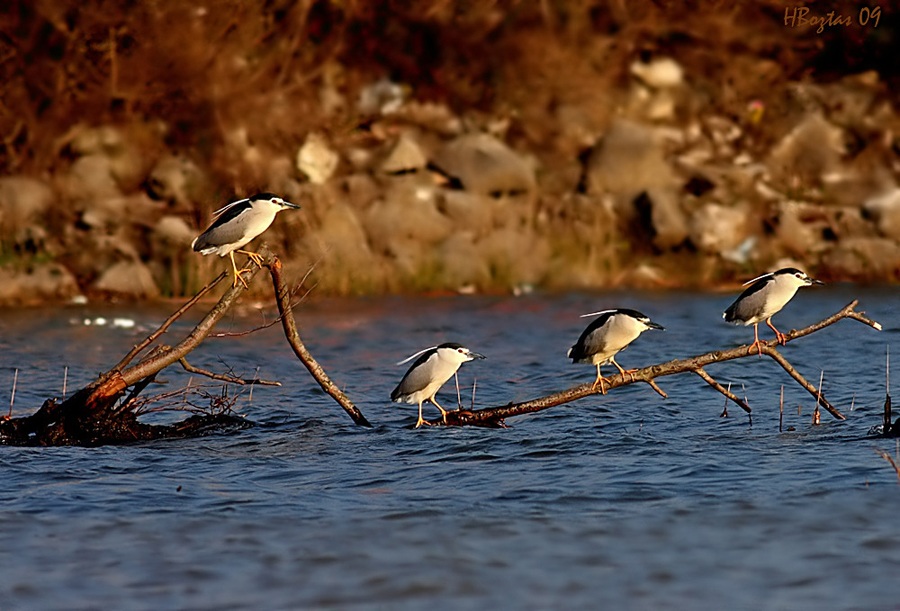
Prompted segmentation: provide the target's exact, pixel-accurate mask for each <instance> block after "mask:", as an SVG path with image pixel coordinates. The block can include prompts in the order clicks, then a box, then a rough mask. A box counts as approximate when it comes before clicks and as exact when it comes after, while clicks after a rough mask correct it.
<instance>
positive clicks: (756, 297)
mask: <svg viewBox="0 0 900 611" xmlns="http://www.w3.org/2000/svg"><path fill="white" fill-rule="evenodd" d="M770 282H774V279H773V277H772V276H771V275H769V276H766V277H763V278H761V279H760V280H757V281H756V282H754V283H753V284H752V285H751V286H749V287H747V290H745V291H744V292H743V293H741V294H740V295H739V296H738V298H737V299H735V300H734V303H732V304H731V305H730V306H728V309H727V310H725V320H726V321H728V322H742V321H749V320H751V319H752V318H753V317H754V316H756V315H757V314H759V313H760V312H762V311H763V310H764V309H765V306H766V301H767V297H766V291H764V290H763V289H764V288H765V287H766V285H767V284H769V283H770Z"/></svg>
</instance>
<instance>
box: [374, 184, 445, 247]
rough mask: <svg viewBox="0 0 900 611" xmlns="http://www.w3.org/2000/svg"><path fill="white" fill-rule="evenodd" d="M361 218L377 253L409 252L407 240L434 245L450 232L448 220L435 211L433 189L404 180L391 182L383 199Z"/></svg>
mask: <svg viewBox="0 0 900 611" xmlns="http://www.w3.org/2000/svg"><path fill="white" fill-rule="evenodd" d="M363 221H364V224H365V229H366V235H368V237H369V241H370V243H371V244H372V247H373V248H374V249H375V250H376V251H379V252H399V250H404V251H408V250H409V248H407V247H406V246H405V243H406V242H415V243H420V244H424V245H433V244H437V243H439V242H441V241H442V240H444V239H445V238H446V237H447V236H448V235H449V234H450V232H451V231H453V225H452V223H451V222H450V220H449V219H448V218H447V217H445V216H444V215H443V214H441V213H440V212H439V211H438V208H437V206H436V205H435V201H434V194H433V192H432V191H430V190H425V189H423V188H419V187H415V186H413V185H410V184H403V183H400V184H396V185H392V188H390V189H389V190H388V191H387V192H386V193H385V197H384V199H382V200H378V201H376V202H374V203H373V204H372V206H371V207H369V209H368V210H367V211H366V213H365V216H364V217H363ZM398 244H404V245H403V246H397V245H398ZM395 246H396V248H395Z"/></svg>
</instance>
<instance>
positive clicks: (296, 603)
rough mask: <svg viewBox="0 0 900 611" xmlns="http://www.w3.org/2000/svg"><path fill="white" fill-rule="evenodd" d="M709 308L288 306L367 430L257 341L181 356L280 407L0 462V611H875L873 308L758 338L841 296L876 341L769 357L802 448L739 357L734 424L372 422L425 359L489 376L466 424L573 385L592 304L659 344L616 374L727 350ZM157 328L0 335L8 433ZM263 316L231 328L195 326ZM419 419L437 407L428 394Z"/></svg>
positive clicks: (725, 330) (805, 299) (630, 405)
mask: <svg viewBox="0 0 900 611" xmlns="http://www.w3.org/2000/svg"><path fill="white" fill-rule="evenodd" d="M732 297H733V295H709V294H689V293H609V294H570V295H564V296H539V295H538V296H526V297H520V298H513V297H449V298H440V299H424V298H423V299H409V298H384V299H360V300H348V301H342V300H322V301H316V302H311V303H308V304H306V305H305V306H304V307H303V308H302V309H301V310H300V311H299V312H298V321H299V323H300V325H301V330H302V334H303V337H304V339H305V341H306V342H307V345H308V347H309V348H310V350H311V351H312V352H313V354H314V355H315V356H316V357H317V358H318V359H319V360H320V362H321V363H322V365H323V366H324V367H325V368H326V370H327V371H328V372H329V373H330V374H331V375H332V377H333V378H334V379H335V381H336V382H338V383H339V384H340V385H341V387H342V388H344V389H345V391H347V392H348V393H349V395H350V397H351V398H352V399H353V400H354V401H355V402H356V404H357V405H358V407H359V408H360V409H361V410H362V411H363V413H364V414H365V415H366V417H367V418H368V419H369V420H370V421H371V422H372V423H373V424H374V425H375V426H374V428H372V429H363V428H359V427H355V426H354V425H353V424H352V423H351V421H350V419H349V418H348V417H347V416H346V414H344V412H343V411H342V410H341V409H340V408H339V407H338V406H337V405H336V404H334V403H333V402H332V401H331V399H330V398H328V397H327V396H326V395H324V394H323V393H322V392H321V391H320V390H319V389H318V388H317V387H316V385H315V384H314V383H313V382H312V381H311V379H310V378H309V376H308V374H307V373H306V370H305V369H303V367H302V366H301V365H300V364H299V362H298V361H296V359H295V358H294V356H293V354H292V352H291V351H290V349H289V347H288V346H287V345H286V343H285V342H284V340H283V337H282V336H281V335H280V328H279V327H278V326H275V327H273V328H270V329H267V330H264V331H260V332H258V333H254V334H252V335H248V336H243V337H239V338H221V339H214V340H213V339H211V340H209V341H207V342H206V343H205V344H204V345H203V346H202V347H201V349H200V350H198V351H196V352H195V353H194V354H192V355H191V361H192V362H193V363H194V364H195V365H198V366H203V367H207V368H211V369H216V370H221V371H224V370H231V371H233V372H234V373H236V374H238V375H242V376H246V377H252V376H253V375H257V374H258V375H259V376H261V377H263V378H271V379H278V380H280V381H282V383H283V386H282V387H280V388H261V387H257V388H256V389H255V390H254V391H253V394H252V397H251V396H250V394H249V392H248V391H247V390H245V389H240V390H239V391H238V392H240V393H243V394H242V395H241V397H240V398H239V400H238V404H237V409H238V411H239V412H240V413H242V414H245V415H246V416H247V417H248V418H249V419H251V420H253V421H254V422H256V423H257V426H255V427H254V428H251V429H249V430H246V431H241V432H239V433H237V434H233V435H217V436H210V437H205V438H202V439H194V440H179V441H162V442H156V443H148V444H139V445H134V446H128V447H104V448H91V449H85V448H50V449H39V448H12V447H0V469H2V473H3V480H4V485H3V486H2V488H0V524H2V527H0V533H2V534H0V561H2V566H3V579H2V580H0V600H2V601H3V603H2V605H0V607H2V608H3V609H35V608H43V609H108V608H118V609H162V608H195V609H196V608H216V609H246V608H273V609H293V608H377V609H398V608H400V609H404V608H407V609H419V608H422V607H424V606H425V605H430V606H435V607H437V608H491V607H498V608H517V609H547V608H578V607H587V606H590V607H593V608H597V607H602V608H610V609H613V608H615V609H682V608H730V609H822V608H829V609H897V608H900V606H898V603H897V600H898V599H897V596H896V592H895V590H896V588H895V587H894V584H895V579H894V577H895V576H896V574H897V573H898V570H900V555H898V553H897V550H898V549H900V532H898V528H897V509H898V507H900V485H898V479H897V475H896V474H895V472H894V471H893V469H892V468H891V467H890V466H889V465H888V464H887V462H886V461H884V460H883V459H882V458H880V457H879V456H878V455H877V454H876V452H875V449H876V448H881V449H884V450H887V451H889V452H891V453H894V452H895V451H896V449H897V448H896V443H895V442H894V441H889V440H877V439H867V438H866V432H867V430H868V429H869V428H870V427H871V426H873V425H876V424H878V423H880V412H881V406H882V403H883V401H884V392H885V376H884V360H885V359H884V356H885V351H886V349H887V348H888V347H890V348H891V350H892V352H894V353H895V354H897V353H898V351H897V350H896V345H897V343H898V342H897V339H898V322H897V321H898V320H900V319H898V310H897V307H896V305H895V304H896V303H897V297H898V293H897V291H896V290H895V289H890V290H887V289H885V290H875V289H860V288H854V287H842V286H835V287H827V288H824V289H821V290H814V289H809V290H805V291H801V293H800V294H798V296H797V298H795V300H794V301H793V302H792V303H791V304H790V305H789V306H788V308H787V309H786V310H785V311H783V312H782V313H781V314H779V315H778V316H777V317H776V319H775V323H776V325H778V326H779V328H781V329H782V330H784V331H787V330H789V329H791V328H794V327H800V326H803V325H804V324H807V323H809V322H812V321H814V320H818V319H820V318H822V317H824V316H826V315H828V314H830V313H832V312H835V311H837V310H839V309H840V308H841V307H842V306H844V305H845V304H846V303H847V302H849V301H850V300H851V299H853V298H856V297H858V298H860V299H861V305H860V309H864V310H865V311H867V313H868V314H869V315H870V316H872V317H873V318H875V319H877V320H879V321H880V322H881V323H882V324H883V325H884V326H885V331H883V332H882V333H878V332H876V331H874V330H872V329H870V328H869V327H866V326H864V325H862V324H860V323H857V322H855V321H849V320H848V321H842V322H840V323H838V324H837V325H834V326H832V327H830V328H828V329H826V330H823V331H821V332H819V333H817V334H814V335H813V336H810V337H808V338H805V339H802V340H799V341H797V342H794V343H792V344H789V345H788V346H787V347H786V348H785V349H784V354H785V355H786V356H787V357H788V358H789V359H790V360H791V361H792V362H793V363H794V364H795V365H796V366H797V367H798V368H799V369H800V371H801V372H802V373H803V374H804V375H806V376H807V377H808V378H809V379H811V380H815V381H816V382H818V379H819V374H820V372H822V371H824V380H825V381H824V388H825V392H826V394H827V395H828V397H829V399H830V400H831V401H832V403H834V404H835V405H836V406H838V407H839V408H840V409H842V410H843V411H844V412H845V413H846V415H847V416H848V419H847V421H845V422H838V421H835V420H834V419H833V418H831V417H830V416H829V415H828V414H827V413H825V412H823V414H822V423H821V425H819V426H814V425H813V424H812V418H811V415H812V407H813V401H812V399H811V397H809V395H807V394H806V393H805V391H803V390H802V389H800V388H799V387H797V386H796V385H795V384H794V383H793V382H792V381H791V380H790V378H788V376H787V375H786V374H785V373H784V372H783V371H782V370H781V368H780V367H778V366H777V365H776V364H775V363H773V362H771V361H770V360H768V359H765V358H763V359H760V358H755V357H754V358H750V359H744V360H742V361H738V362H732V363H724V364H721V365H719V366H713V367H710V368H709V372H710V373H711V374H712V375H713V376H715V377H717V378H718V379H719V380H720V381H721V382H723V383H724V384H728V383H729V382H730V383H732V388H733V389H734V390H735V392H737V393H738V394H741V395H746V396H747V397H748V398H749V402H750V404H751V406H752V407H753V408H754V412H753V417H752V420H751V419H750V418H748V417H747V416H746V415H745V414H744V413H743V412H742V411H741V410H740V409H739V408H737V407H736V406H734V405H731V406H729V407H728V414H729V415H728V417H726V418H721V417H720V413H721V412H722V410H723V407H724V399H723V397H722V396H721V395H719V394H718V393H716V392H714V391H713V390H711V389H710V388H709V387H708V386H707V385H706V384H705V383H704V382H703V381H702V380H700V379H699V378H697V377H696V376H692V375H687V374H684V375H680V376H674V377H669V378H663V379H661V380H660V385H661V386H662V387H663V388H664V389H665V390H666V391H667V392H668V393H669V398H668V399H667V400H663V399H662V398H661V397H659V396H658V395H656V393H654V392H653V391H652V390H651V389H650V388H649V387H647V386H646V385H636V386H633V387H627V388H622V389H616V390H614V391H613V392H611V393H610V394H609V395H607V396H605V397H592V398H589V399H585V400H582V401H579V402H576V403H571V404H568V405H564V406H560V407H556V408H553V409H550V410H547V411H545V412H542V413H539V414H535V415H529V416H524V417H520V418H514V419H511V420H510V421H509V422H508V424H509V425H510V428H508V429H504V430H480V429H449V430H444V429H440V428H424V429H419V430H412V429H410V428H409V427H410V425H411V424H413V423H414V422H415V411H416V408H415V406H408V405H396V404H391V403H390V402H389V401H388V395H389V393H390V391H391V389H392V388H393V386H394V385H395V384H396V383H397V381H398V380H399V379H400V377H401V376H402V374H403V372H404V371H405V366H401V367H398V366H396V365H394V363H395V362H397V361H399V360H401V359H402V358H404V357H406V356H407V355H409V354H412V353H413V352H416V351H418V350H419V349H421V348H423V347H427V346H431V345H434V344H437V343H440V342H443V341H459V342H462V343H464V344H466V345H467V346H469V347H470V348H472V349H474V350H477V351H479V352H482V353H484V354H486V355H487V356H488V360H486V361H477V362H473V363H469V364H467V365H465V366H464V367H463V369H462V370H461V375H460V382H461V385H462V391H461V394H462V400H463V404H464V405H466V406H469V405H471V403H472V381H473V379H476V380H477V385H476V391H475V398H474V401H475V406H476V407H485V406H489V405H500V404H503V403H506V402H507V401H519V400H524V399H528V398H534V397H537V396H541V395H544V394H547V393H550V392H553V391H557V390H561V389H564V388H568V387H570V386H573V385H575V384H578V383H582V382H587V381H591V380H592V379H593V368H592V367H591V366H587V365H572V364H570V363H568V362H567V361H566V360H565V358H564V356H565V352H566V349H567V348H568V347H569V346H570V345H571V344H572V343H573V342H574V340H575V339H576V338H577V337H578V334H579V333H580V332H581V330H582V328H583V327H584V326H585V325H586V324H587V322H589V321H588V320H587V319H579V318H578V315H579V314H582V313H586V312H592V311H596V310H600V309H603V308H607V307H617V306H621V307H633V308H636V309H639V310H641V311H643V312H644V313H646V314H648V315H650V316H651V317H652V318H653V319H654V320H656V321H657V322H659V323H661V324H663V325H665V326H666V328H667V330H666V331H665V332H653V331H651V332H647V333H645V334H644V335H643V336H641V338H640V339H639V340H638V341H636V342H635V343H634V344H633V345H632V346H631V347H629V349H628V350H626V351H625V352H623V353H622V354H620V356H619V358H618V360H619V362H620V363H621V364H622V365H623V366H625V367H637V366H642V365H646V364H650V363H652V362H662V361H665V360H669V359H672V358H677V357H686V356H690V355H693V354H699V353H702V352H705V351H708V350H712V349H718V348H723V347H731V346H734V345H738V344H740V343H744V342H747V341H748V340H751V339H752V329H748V328H743V327H733V326H730V325H726V324H725V323H723V322H722V320H721V311H722V310H723V309H724V308H725V307H726V306H727V305H728V304H729V303H730V299H731V298H732ZM167 314H168V310H167V309H165V308H158V307H157V308H134V307H124V306H121V307H117V308H109V307H100V306H96V307H94V306H82V307H77V308H76V307H72V308H56V309H32V310H26V311H4V312H2V313H0V388H2V389H6V390H4V391H3V392H4V393H7V392H8V389H10V388H11V386H12V377H13V369H14V368H18V369H19V379H18V385H17V394H16V402H15V406H16V413H17V414H19V415H22V414H25V413H28V412H30V411H31V410H33V409H34V408H35V407H37V406H38V405H40V403H41V402H42V401H43V400H44V399H45V398H46V397H47V396H51V395H56V396H59V395H60V394H61V393H62V383H63V370H64V367H65V366H66V365H68V368H69V369H68V380H67V385H68V389H67V390H68V391H69V392H71V389H73V388H76V387H79V386H81V385H83V384H85V383H86V382H87V381H89V380H91V379H92V378H93V377H94V376H96V375H97V374H98V373H99V372H101V371H103V370H105V369H106V368H108V367H109V366H111V365H112V364H113V363H115V362H116V361H117V360H118V359H119V358H121V356H122V355H123V354H124V353H125V352H127V350H128V348H129V347H130V346H131V345H132V344H134V343H135V342H137V341H138V340H139V339H140V338H141V337H142V336H143V335H144V334H146V333H147V332H148V331H150V330H152V329H153V328H154V327H155V326H156V325H158V324H159V323H160V322H161V321H162V320H163V319H164V318H165V316H166V315H167ZM272 316H273V312H272V311H271V309H268V308H257V307H255V306H254V304H248V305H247V306H245V307H244V308H242V310H241V311H240V312H239V313H236V314H235V315H233V316H230V317H229V318H228V320H226V321H225V322H223V323H222V324H221V325H220V326H219V330H223V331H224V330H232V331H241V330H245V329H248V328H251V327H253V326H255V325H257V324H259V323H260V322H262V321H265V320H271V317H272ZM98 317H103V318H104V319H105V323H106V324H103V325H98V324H95V323H96V322H97V320H96V319H97V318H98ZM115 318H122V319H127V320H132V321H134V323H135V326H134V327H130V328H129V327H122V326H116V325H113V320H114V319H115ZM85 321H90V322H91V323H92V324H85ZM120 322H121V321H120ZM189 322H190V321H187V320H186V321H184V322H183V323H182V322H179V323H178V324H176V325H175V327H173V329H172V330H170V332H169V334H168V335H167V337H166V341H168V342H170V343H173V342H174V341H176V340H177V338H178V337H180V335H181V334H182V333H184V332H185V330H186V329H188V328H189V327H188V323H189ZM761 333H762V334H763V335H764V336H765V337H769V334H770V331H768V329H766V330H765V331H763V332H761ZM609 371H611V370H609ZM161 378H162V381H163V382H165V383H166V384H165V386H160V387H155V388H153V387H151V389H149V390H148V392H154V393H157V392H164V391H166V390H171V389H175V388H179V387H180V386H181V385H184V384H185V383H186V382H187V380H188V376H187V375H186V374H184V373H183V372H180V371H177V370H175V369H172V370H169V371H167V372H166V373H165V374H164V375H163V376H161ZM195 382H196V378H195V380H194V381H192V383H195ZM782 385H784V388H785V407H786V409H785V413H784V430H783V431H781V432H779V426H778V425H779V414H778V397H779V392H780V389H781V387H782ZM5 396H6V397H8V395H5ZM440 398H441V399H443V400H442V404H444V405H445V406H447V405H453V404H454V403H455V402H456V391H455V388H454V385H453V383H452V382H451V383H449V384H448V385H447V386H446V387H445V389H444V390H443V391H442V394H441V395H440ZM426 410H429V408H428V407H426ZM798 412H799V413H798ZM427 413H428V414H430V415H432V416H433V415H436V414H437V412H436V410H434V408H430V410H429V411H428V412H427Z"/></svg>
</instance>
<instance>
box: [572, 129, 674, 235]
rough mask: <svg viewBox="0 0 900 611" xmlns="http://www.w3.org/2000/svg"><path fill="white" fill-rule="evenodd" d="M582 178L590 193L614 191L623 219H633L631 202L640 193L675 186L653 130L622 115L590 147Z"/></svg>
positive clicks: (671, 173) (599, 193)
mask: <svg viewBox="0 0 900 611" xmlns="http://www.w3.org/2000/svg"><path fill="white" fill-rule="evenodd" d="M585 181H586V186H587V192H588V193H589V194H591V195H602V194H604V193H609V194H611V195H613V197H614V200H615V202H616V208H617V212H618V213H619V214H620V215H622V217H623V220H626V221H630V219H633V217H634V208H633V202H634V199H635V198H636V197H638V196H639V195H640V194H641V193H646V192H650V191H651V190H667V189H674V188H677V187H678V180H677V177H676V175H675V172H674V170H673V169H672V167H671V166H670V165H669V163H668V162H667V161H666V159H665V155H664V151H663V147H662V143H661V142H660V140H659V138H658V137H657V135H656V133H655V132H654V130H652V129H651V128H649V127H645V126H643V125H640V124H638V123H634V122H631V121H626V120H621V119H620V120H617V121H615V122H614V123H613V124H612V125H611V126H610V128H609V130H608V131H607V132H606V134H605V135H604V137H603V139H602V140H601V141H600V143H599V144H598V145H597V146H596V147H595V148H594V150H593V151H592V153H591V155H590V157H589V158H588V162H587V167H586V168H585Z"/></svg>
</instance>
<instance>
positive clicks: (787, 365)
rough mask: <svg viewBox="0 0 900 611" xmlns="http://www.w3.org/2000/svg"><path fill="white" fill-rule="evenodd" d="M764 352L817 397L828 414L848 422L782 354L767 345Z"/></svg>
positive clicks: (818, 403)
mask: <svg viewBox="0 0 900 611" xmlns="http://www.w3.org/2000/svg"><path fill="white" fill-rule="evenodd" d="M762 351H763V354H765V355H767V356H769V357H771V358H772V360H774V361H775V362H776V363H778V364H779V365H781V367H782V369H784V370H785V371H786V372H788V375H789V376H791V377H792V378H794V379H795V380H797V383H798V384H800V386H802V387H803V388H805V389H806V391H807V392H808V393H809V394H811V395H812V396H813V397H815V398H816V405H821V406H822V407H824V408H825V409H826V410H828V412H829V413H830V414H831V415H832V416H834V417H835V418H837V419H838V420H846V419H847V417H846V416H845V415H844V414H842V413H841V412H840V411H839V410H838V409H837V408H836V407H834V406H833V405H832V404H831V403H829V402H828V400H827V399H825V397H823V396H822V393H821V391H820V390H819V389H817V388H816V387H815V386H813V385H812V384H810V383H809V382H807V380H806V378H804V377H803V376H802V375H800V372H798V371H797V370H796V369H794V366H793V365H791V364H790V363H789V362H788V360H787V359H786V358H784V357H783V356H782V355H781V353H780V352H778V351H777V350H776V349H775V348H773V347H772V346H767V345H763V347H762Z"/></svg>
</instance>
